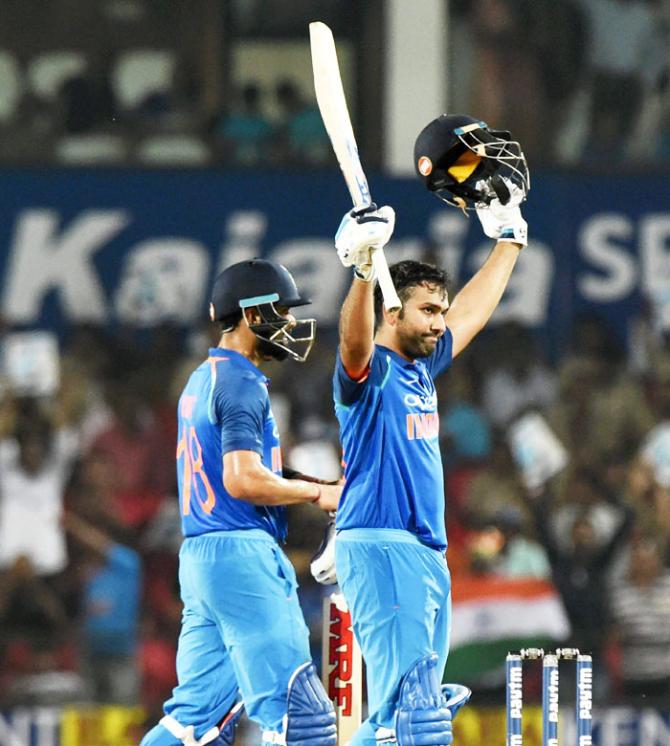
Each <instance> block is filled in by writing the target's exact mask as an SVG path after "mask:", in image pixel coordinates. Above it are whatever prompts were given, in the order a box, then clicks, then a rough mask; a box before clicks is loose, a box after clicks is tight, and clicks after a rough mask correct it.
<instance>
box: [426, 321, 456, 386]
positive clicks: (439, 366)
mask: <svg viewBox="0 0 670 746" xmlns="http://www.w3.org/2000/svg"><path fill="white" fill-rule="evenodd" d="M453 346H454V340H453V338H452V336H451V332H450V331H449V327H447V328H446V329H445V330H444V334H443V335H442V336H441V337H440V338H439V340H438V341H437V346H436V347H435V349H434V350H433V354H432V355H430V357H427V358H424V363H425V364H426V368H428V372H429V373H430V375H431V376H432V377H433V378H436V377H437V376H439V375H440V373H444V371H445V370H447V368H449V367H450V366H451V359H452V349H453Z"/></svg>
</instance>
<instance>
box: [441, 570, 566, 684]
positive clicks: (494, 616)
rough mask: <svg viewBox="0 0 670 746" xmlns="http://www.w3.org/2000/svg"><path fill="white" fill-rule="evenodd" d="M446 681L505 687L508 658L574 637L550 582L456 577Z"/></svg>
mask: <svg viewBox="0 0 670 746" xmlns="http://www.w3.org/2000/svg"><path fill="white" fill-rule="evenodd" d="M452 602H453V614H452V627H451V649H450V653H449V660H448V662H447V670H446V674H445V681H447V680H448V681H463V682H466V683H468V682H474V681H476V682H478V683H480V684H481V685H486V684H487V683H490V685H491V686H494V685H496V684H499V683H501V676H502V674H503V672H504V668H505V656H506V655H507V653H508V652H510V651H516V650H520V649H521V648H528V647H539V648H544V649H553V648H555V647H557V646H558V647H560V646H561V644H562V643H564V642H565V640H566V639H567V637H568V635H569V634H570V624H569V622H568V618H567V616H566V614H565V609H564V608H563V604H562V602H561V599H560V597H559V595H558V593H557V592H556V589H555V588H554V586H553V585H552V584H551V583H550V582H548V581H546V580H535V579H517V578H515V579H506V578H500V577H495V576H490V575H487V576H481V577H479V576H466V577H460V578H457V580H456V582H455V583H454V586H453V590H452Z"/></svg>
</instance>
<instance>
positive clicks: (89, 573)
mask: <svg viewBox="0 0 670 746" xmlns="http://www.w3.org/2000/svg"><path fill="white" fill-rule="evenodd" d="M0 17H1V20H2V22H1V23H0V133H1V134H2V136H1V137H0V193H1V194H2V199H1V200H0V274H1V275H2V283H1V285H0V287H1V288H2V289H1V291H0V292H1V306H0V307H1V313H2V327H1V330H0V331H1V334H2V379H1V380H2V389H1V392H2V399H1V401H0V650H1V652H2V655H0V683H1V685H0V707H1V712H2V714H1V715H0V746H46V745H47V744H49V745H50V746H56V745H57V744H62V746H111V744H117V745H118V744H123V745H124V746H126V744H128V745H130V744H134V743H137V742H138V740H139V737H140V736H141V734H142V733H143V732H144V727H145V724H146V723H149V724H151V723H152V722H154V721H155V718H156V717H157V715H158V714H159V713H160V705H161V703H162V701H163V699H164V698H165V696H166V694H167V693H169V691H170V688H171V687H172V686H173V683H174V646H175V641H176V638H177V634H178V629H179V615H180V604H179V599H178V595H177V587H176V574H175V570H176V552H177V548H178V544H179V536H178V514H177V505H176V499H175V487H176V486H175V483H174V463H173V461H174V446H175V442H176V430H175V428H176V423H175V417H174V405H175V401H176V397H177V396H178V393H179V390H180V387H181V385H182V384H183V382H184V380H185V376H186V375H187V372H188V371H189V370H190V369H191V368H192V367H193V365H194V364H195V363H196V362H197V361H198V360H199V359H200V358H201V357H202V356H203V354H204V350H205V349H206V347H207V345H208V344H209V343H210V341H211V340H212V330H211V329H210V327H209V325H208V324H207V323H206V321H205V317H206V306H207V298H208V292H209V288H210V284H211V280H212V278H213V276H214V274H215V273H216V271H217V269H218V268H219V267H222V266H225V265H227V264H229V263H231V262H233V261H237V260H239V259H241V258H244V257H247V256H258V255H262V256H271V257H273V258H276V259H279V260H280V261H282V262H283V263H285V264H286V265H287V266H288V267H289V268H290V269H291V270H293V271H294V272H295V274H296V276H297V278H298V282H299V284H300V285H301V286H304V287H305V288H306V289H307V290H308V291H309V292H311V293H312V295H313V297H314V299H315V303H314V305H313V306H312V307H311V308H312V310H313V313H314V315H315V316H316V318H317V319H318V322H319V334H318V342H317V345H316V347H315V349H314V351H313V353H312V356H311V357H310V360H309V361H308V362H307V363H306V364H305V366H303V367H302V368H301V369H300V370H297V369H296V368H295V366H293V365H290V364H286V365H285V366H284V367H277V368H276V369H274V370H273V371H272V395H273V402H274V403H273V406H274V408H275V412H276V415H277V419H278V420H279V421H280V422H281V424H282V429H283V443H284V451H285V454H284V459H285V462H286V463H288V464H291V465H292V466H294V468H299V469H302V470H304V471H309V472H314V473H317V474H319V475H320V476H324V477H326V476H333V475H336V474H337V473H338V468H339V467H338V462H339V454H338V451H337V432H336V427H335V424H336V423H335V420H334V417H333V414H332V410H331V404H330V381H329V379H330V374H331V369H332V364H333V354H334V348H335V338H336V334H335V331H336V330H335V324H336V320H337V314H338V309H339V304H340V302H341V299H342V296H343V294H344V292H345V291H346V285H347V282H348V277H347V274H346V273H345V272H344V271H342V270H341V268H340V267H339V264H338V262H337V258H336V256H335V253H334V251H333V248H332V236H333V233H334V230H335V228H336V226H337V224H338V221H339V218H340V216H341V214H342V213H343V212H344V210H345V209H347V206H348V197H347V193H346V191H345V188H344V184H343V182H342V180H341V177H340V175H339V173H338V171H337V167H336V164H335V163H334V161H333V157H332V155H331V151H330V145H329V143H328V141H327V138H326V135H325V132H324V131H323V128H322V126H321V124H320V119H319V116H318V112H317V110H316V109H315V105H314V97H313V91H312V87H311V69H310V63H309V50H308V35H307V23H308V22H309V21H310V20H315V19H319V20H323V21H325V22H327V23H329V24H330V25H331V27H332V28H333V30H334V33H335V36H336V39H337V40H338V51H339V53H340V60H341V65H342V68H343V75H344V80H345V88H346V91H347V94H348V97H349V100H350V102H351V109H352V118H353V120H354V127H355V130H356V132H357V136H358V140H359V146H360V150H361V154H362V159H363V162H364V165H365V168H366V170H367V171H368V175H369V178H370V182H371V186H372V191H373V194H374V196H375V198H376V199H377V200H378V202H383V203H386V202H388V203H390V204H392V205H394V206H395V208H396V211H397V213H398V224H397V230H396V234H395V236H394V239H393V242H392V244H391V245H390V247H389V257H390V258H391V259H400V258H404V257H408V256H412V257H417V258H425V259H432V260H435V261H438V262H440V263H442V264H444V266H446V267H447V268H448V270H449V272H450V276H451V278H452V280H453V284H454V287H455V288H457V287H459V286H460V285H461V284H462V283H463V282H464V281H465V280H466V279H467V278H468V276H469V275H470V274H472V272H473V271H474V269H475V268H476V267H477V266H478V264H479V263H480V262H481V259H482V256H483V253H485V252H486V250H487V245H488V244H487V243H486V242H485V241H482V237H481V232H480V230H479V226H478V225H477V223H476V221H473V220H468V219H467V218H466V217H465V216H463V215H462V214H461V213H459V212H458V211H456V210H448V209H446V208H444V207H443V206H442V205H441V204H440V203H439V202H437V200H434V199H433V198H432V197H430V196H429V195H428V194H426V193H425V192H423V191H422V187H421V185H420V184H419V182H418V180H416V179H415V178H414V177H413V175H412V164H411V150H412V145H413V141H414V137H415V135H416V133H417V132H418V131H419V129H420V128H421V127H422V126H423V125H424V124H425V123H426V122H427V121H429V120H430V119H431V118H433V117H435V116H437V115H438V114H440V113H442V112H443V111H446V110H449V111H464V112H468V113H470V114H473V115H477V116H479V117H481V118H482V119H484V120H486V121H487V122H488V123H489V124H490V125H492V126H495V127H504V128H509V129H510V130H511V131H512V133H513V134H514V136H515V138H518V139H519V140H520V141H521V142H522V144H523V146H524V149H525V151H526V154H527V157H528V160H529V163H530V168H531V174H532V180H533V187H532V191H531V193H530V197H529V200H528V203H527V205H526V206H525V207H524V214H525V216H526V218H527V220H528V222H529V227H530V235H531V245H530V246H529V248H528V250H527V251H524V253H523V255H522V257H521V260H520V262H519V265H518V267H517V270H516V271H515V275H514V277H513V280H512V283H511V285H510V288H509V290H508V292H507V294H506V296H505V298H504V300H503V302H502V304H501V306H500V308H499V309H498V311H497V312H496V314H495V316H494V318H493V320H492V323H491V325H490V328H488V329H487V330H486V331H485V333H483V334H482V335H481V337H480V338H479V339H478V340H477V341H476V342H475V343H474V344H473V345H472V348H471V349H470V350H469V351H468V353H467V355H464V356H463V357H462V358H459V360H458V363H457V365H456V366H455V368H454V370H453V371H452V373H451V374H450V375H449V376H448V377H446V378H445V380H444V381H443V382H442V385H441V388H442V391H441V399H440V407H441V423H442V425H441V427H442V438H443V441H444V457H445V471H446V484H447V490H448V494H447V502H448V515H447V521H448V527H449V535H450V542H451V546H450V550H449V553H450V554H449V560H450V565H451V566H452V569H453V572H454V584H455V599H454V600H455V607H456V617H455V640H454V654H453V656H452V663H451V666H452V670H451V674H452V675H453V676H454V677H456V678H458V679H459V680H463V679H465V680H467V681H468V683H470V684H471V685H473V687H474V688H475V691H476V697H475V700H474V704H473V706H472V707H471V708H468V710H469V713H468V714H467V716H466V715H465V712H466V711H464V712H463V714H462V715H460V716H459V721H461V722H460V728H461V734H460V736H461V738H462V742H463V743H468V744H472V745H473V746H476V744H479V743H482V744H483V743H486V744H487V745H488V744H495V743H502V733H503V728H502V720H501V717H502V715H501V710H500V704H501V703H502V697H503V685H502V681H501V677H500V671H501V668H500V667H501V664H502V660H503V658H502V656H501V652H502V651H503V650H504V648H505V646H507V645H509V644H510V641H514V643H515V644H520V643H521V642H525V641H528V640H530V639H533V640H536V639H542V640H544V641H546V642H547V643H552V644H553V643H555V642H558V641H560V642H569V643H571V644H573V643H574V644H575V645H576V646H578V647H580V648H582V649H584V650H592V651H593V652H594V654H595V656H596V671H597V676H596V684H595V699H596V707H597V709H596V715H597V720H596V742H597V743H600V744H607V745H608V746H610V745H611V746H616V745H617V744H640V746H655V745H656V744H659V743H666V742H668V739H669V738H670V592H669V591H670V577H669V574H668V573H669V557H670V555H669V546H670V472H668V464H669V463H670V460H669V459H670V448H669V446H668V434H667V433H668V430H667V425H666V421H667V418H668V417H670V354H669V352H668V342H667V331H668V325H669V324H670V315H669V312H668V311H669V309H668V304H669V303H670V258H669V253H670V208H669V207H668V204H669V203H668V197H669V196H670V181H669V179H668V176H669V175H670V93H669V92H668V73H669V71H670V56H669V55H670V52H669V51H668V50H669V49H670V44H669V43H668V42H669V41H670V39H669V36H670V5H669V4H668V2H667V0H656V1H654V0H627V1H624V0H561V2H555V1H554V2H552V1H551V0H475V1H472V2H467V3H466V2H462V1H460V0H452V1H451V2H450V3H447V2H441V1H439V0H417V1H416V2H412V3H407V2H403V1H402V0H386V1H385V2H384V1H383V0H369V1H368V2H366V3H354V2H347V1H346V0H311V1H310V2H307V0H292V1H291V2H290V3H286V2H281V1H280V0H228V1H225V0H190V2H188V3H185V2H179V1H178V0H172V1H165V0H88V1H87V2H84V1H83V0H52V1H51V2H50V3H49V4H48V5H47V4H44V3H41V2H37V0H21V2H19V1H17V0H5V2H3V3H2V9H0ZM529 411H532V412H540V413H541V414H542V416H543V417H544V419H545V421H546V422H548V423H549V425H550V426H551V427H552V429H553V430H554V432H555V433H556V434H557V435H558V437H559V438H560V440H561V441H562V443H563V444H564V446H565V447H566V449H567V451H568V453H569V461H568V465H567V467H566V468H565V469H563V470H562V471H561V473H560V474H559V475H557V476H556V477H555V478H553V479H552V480H550V481H549V482H548V483H547V484H546V489H545V491H544V492H543V494H542V495H540V496H539V497H538V496H535V497H533V496H531V495H530V492H529V490H528V488H527V485H526V484H525V483H524V481H523V479H522V475H521V473H520V472H519V470H518V469H517V467H516V465H515V459H514V456H513V453H512V452H511V450H510V448H509V441H508V437H507V434H508V432H509V427H510V425H511V424H512V423H514V422H515V421H517V420H518V418H519V417H520V416H522V415H523V414H525V413H527V412H529ZM291 515H292V518H291V538H290V541H289V544H288V550H289V553H290V555H291V558H292V560H293V561H294V563H295V565H296V568H297V569H298V572H299V575H300V578H301V583H302V587H301V599H302V602H303V606H304V609H305V613H306V615H307V617H308V620H309V623H310V626H311V629H312V638H313V645H314V655H315V658H316V659H317V660H318V659H319V657H320V652H319V649H320V634H321V620H320V603H321V597H322V594H323V589H321V588H319V587H318V586H316V585H315V584H314V583H313V581H312V580H311V577H310V575H309V570H308V563H309V557H310V556H311V554H312V553H313V551H314V549H315V548H316V546H317V545H318V542H319V540H320V537H321V530H322V526H323V523H322V519H321V517H320V516H319V515H315V513H314V511H310V510H308V509H305V510H304V511H301V510H299V509H294V510H292V511H291ZM110 551H116V553H117V554H120V556H122V559H123V562H122V565H123V568H124V569H123V574H122V576H121V577H118V576H117V577H115V578H114V579H113V580H111V581H110V580H109V576H106V575H104V574H101V571H102V570H104V565H105V562H106V561H107V560H105V557H108V556H109V552H110ZM101 578H102V580H101ZM105 578H106V580H105ZM459 589H460V596H459ZM501 597H505V598H506V599H507V600H508V603H507V604H506V605H505V608H506V609H510V608H512V610H513V613H512V614H511V621H510V620H503V619H502V618H501V616H500V606H499V605H497V601H498V600H499V599H500V598H501ZM541 598H545V599H546V598H549V599H551V602H552V603H553V604H554V607H553V608H554V609H555V614H554V616H553V617H552V620H550V621H548V620H546V619H542V618H539V619H538V622H537V625H536V629H534V630H531V631H532V632H533V634H532V635H530V633H529V631H528V627H527V626H526V627H524V629H517V628H515V626H514V620H515V619H520V618H524V619H532V618H533V610H534V608H535V606H534V604H535V603H536V602H537V601H538V599H541ZM466 604H468V606H467V609H468V612H469V613H470V614H471V615H472V614H473V615H474V616H469V617H468V618H469V619H471V618H472V619H475V620H476V624H474V625H473V626H472V627H471V628H469V629H468V630H462V629H458V621H457V620H458V614H459V612H458V609H459V605H460V606H461V608H462V609H463V608H465V605H466ZM503 628H504V630H503ZM552 634H554V635H555V638H553V639H549V638H550V636H551V635H552ZM565 673H566V676H565V680H566V685H565V688H564V692H565V694H564V697H565V701H566V703H567V700H568V697H569V696H570V694H569V693H570V686H571V682H570V675H569V672H568V671H566V672H565ZM528 689H529V691H528V695H529V697H530V699H531V700H532V699H533V698H534V697H535V698H537V689H538V686H537V677H536V676H534V675H530V676H529V681H528ZM536 715H537V713H535V716H529V718H528V728H529V734H530V733H536V729H537V717H536ZM567 717H568V715H567V712H566V718H567ZM568 735H569V734H568ZM253 738H254V731H253V729H251V728H248V727H247V728H244V729H242V730H241V732H240V736H239V739H238V741H239V743H240V744H247V743H249V744H250V743H253ZM530 742H531V743H532V741H530ZM566 742H567V741H566Z"/></svg>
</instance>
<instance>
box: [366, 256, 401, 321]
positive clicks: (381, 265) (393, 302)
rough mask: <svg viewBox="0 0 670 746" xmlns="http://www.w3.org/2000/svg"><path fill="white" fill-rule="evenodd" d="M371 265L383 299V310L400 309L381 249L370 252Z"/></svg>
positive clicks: (398, 299)
mask: <svg viewBox="0 0 670 746" xmlns="http://www.w3.org/2000/svg"><path fill="white" fill-rule="evenodd" d="M372 263H373V264H374V267H375V272H376V273H377V282H378V283H379V287H380V288H381V291H382V297H383V298H384V308H386V310H387V311H396V310H398V309H400V308H402V303H401V302H400V298H399V297H398V293H396V290H395V287H394V286H393V280H392V279H391V273H390V272H389V266H388V264H387V263H386V257H385V256H384V251H383V249H377V250H376V251H373V252H372Z"/></svg>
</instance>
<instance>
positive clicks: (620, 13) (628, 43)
mask: <svg viewBox="0 0 670 746" xmlns="http://www.w3.org/2000/svg"><path fill="white" fill-rule="evenodd" d="M581 4H582V8H583V10H584V13H585V14H586V17H587V21H588V25H589V29H590V46H589V56H590V59H589V65H590V78H591V80H590V99H591V101H590V103H591V120H590V131H589V135H588V139H587V142H586V144H585V147H584V150H583V153H582V159H583V161H585V162H587V163H591V164H593V165H596V166H603V165H604V164H607V167H611V166H612V165H613V164H616V163H622V162H624V161H625V159H626V155H627V147H628V144H629V141H630V137H631V135H632V133H633V129H634V127H635V124H636V121H637V118H638V115H639V113H640V110H641V108H642V102H643V94H644V76H645V74H646V73H647V71H648V69H649V67H650V66H652V65H654V64H655V63H654V60H653V53H654V51H655V49H656V45H655V43H654V41H655V29H654V14H653V10H652V7H651V3H650V2H647V0H626V1H625V2H624V1H622V0H581Z"/></svg>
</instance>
